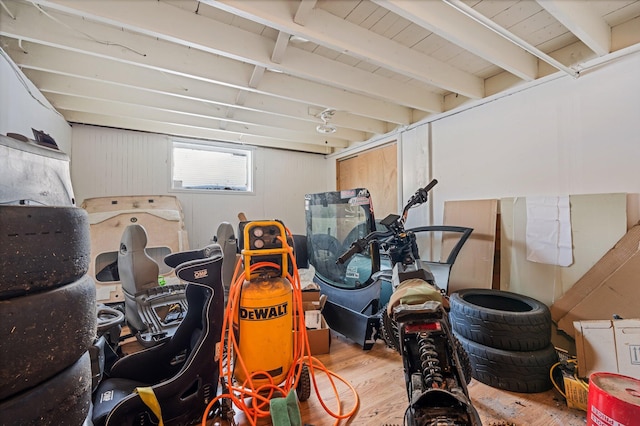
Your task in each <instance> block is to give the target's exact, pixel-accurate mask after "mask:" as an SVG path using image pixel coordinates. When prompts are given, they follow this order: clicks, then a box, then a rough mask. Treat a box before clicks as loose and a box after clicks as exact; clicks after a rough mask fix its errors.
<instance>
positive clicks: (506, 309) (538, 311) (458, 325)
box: [449, 289, 551, 351]
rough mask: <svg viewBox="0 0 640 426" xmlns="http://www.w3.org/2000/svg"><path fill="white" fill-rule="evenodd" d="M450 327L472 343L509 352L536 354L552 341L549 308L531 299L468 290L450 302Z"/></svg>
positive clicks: (509, 294) (495, 291)
mask: <svg viewBox="0 0 640 426" xmlns="http://www.w3.org/2000/svg"><path fill="white" fill-rule="evenodd" d="M449 303H450V305H451V310H450V312H449V320H450V322H451V327H452V328H453V330H454V331H455V332H456V333H458V334H459V335H461V336H463V337H465V338H466V339H469V340H471V341H474V342H477V343H480V344H483V345H485V346H490V347H492V348H496V349H504V350H508V351H536V350H540V349H544V348H546V347H547V346H549V343H550V342H551V313H550V312H549V308H548V307H547V306H546V305H545V304H543V303H542V302H539V301H538V300H535V299H533V298H531V297H528V296H523V295H520V294H516V293H511V292H508V291H500V290H489V289H468V290H461V291H459V292H457V293H453V294H452V295H451V297H450V299H449Z"/></svg>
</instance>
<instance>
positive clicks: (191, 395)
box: [92, 244, 224, 426]
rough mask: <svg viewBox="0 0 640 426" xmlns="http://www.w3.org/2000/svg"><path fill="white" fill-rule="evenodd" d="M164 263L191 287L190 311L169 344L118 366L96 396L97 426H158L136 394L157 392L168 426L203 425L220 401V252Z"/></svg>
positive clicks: (200, 252)
mask: <svg viewBox="0 0 640 426" xmlns="http://www.w3.org/2000/svg"><path fill="white" fill-rule="evenodd" d="M165 263H167V265H170V266H172V265H177V266H175V271H176V275H177V276H178V278H180V279H181V280H182V281H185V282H186V283H187V284H186V298H187V302H188V304H189V310H188V311H187V313H186V316H185V317H184V318H183V320H182V321H181V322H180V324H179V326H178V328H177V329H176V331H175V333H174V334H173V335H172V336H171V337H170V338H169V339H167V340H166V341H164V342H163V343H160V344H158V345H156V346H153V347H150V348H147V349H144V350H142V351H140V352H136V353H133V354H131V355H128V356H125V357H123V358H121V359H119V360H118V361H117V362H116V363H114V365H113V367H112V368H111V372H110V374H109V378H107V379H105V380H103V381H102V382H101V383H100V385H99V386H98V388H97V390H96V392H95V393H94V408H93V416H92V420H93V424H94V425H95V426H103V425H113V426H116V425H117V426H121V425H128V424H138V423H136V422H140V421H142V422H143V423H145V422H148V423H149V424H157V423H158V419H157V417H156V416H155V415H154V414H153V411H152V409H151V408H150V407H149V406H147V405H146V404H145V403H144V402H143V400H142V398H141V397H140V394H139V393H138V392H136V389H137V388H145V387H150V388H151V389H152V390H153V394H154V395H155V398H156V399H157V402H158V404H159V406H160V410H161V415H162V419H163V422H164V424H165V425H169V424H191V423H192V422H199V420H200V419H201V418H202V414H203V412H204V410H205V408H206V406H207V404H208V403H209V402H210V401H211V400H212V399H213V398H214V397H215V395H216V392H217V387H218V379H219V374H220V372H219V368H218V366H219V364H218V362H219V359H218V357H219V356H220V354H221V352H222V347H221V345H222V322H223V316H224V289H223V285H222V278H221V271H222V251H221V249H220V246H219V245H218V244H212V245H210V246H207V247H206V248H205V249H202V250H194V251H190V252H178V253H173V254H170V255H168V256H167V257H166V258H165ZM145 424H146V423H145Z"/></svg>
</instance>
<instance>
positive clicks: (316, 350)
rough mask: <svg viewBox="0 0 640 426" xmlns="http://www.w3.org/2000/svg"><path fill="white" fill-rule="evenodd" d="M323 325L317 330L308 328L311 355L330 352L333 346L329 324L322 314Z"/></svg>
mask: <svg viewBox="0 0 640 426" xmlns="http://www.w3.org/2000/svg"><path fill="white" fill-rule="evenodd" d="M320 321H321V327H320V328H319V329H316V330H307V337H308V338H309V348H310V350H311V355H322V354H328V353H329V348H330V347H331V334H330V332H329V326H327V323H326V321H325V320H324V317H323V316H320Z"/></svg>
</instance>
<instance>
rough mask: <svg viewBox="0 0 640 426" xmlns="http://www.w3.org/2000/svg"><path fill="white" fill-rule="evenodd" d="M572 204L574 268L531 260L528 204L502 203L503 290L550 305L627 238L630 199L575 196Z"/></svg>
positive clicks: (623, 196) (512, 200)
mask: <svg viewBox="0 0 640 426" xmlns="http://www.w3.org/2000/svg"><path fill="white" fill-rule="evenodd" d="M569 202H570V205H571V228H572V231H571V235H572V239H573V264H572V265H570V266H568V267H561V266H555V265H545V264H542V263H535V262H529V261H528V260H526V243H525V242H526V221H527V213H526V199H525V198H524V197H520V198H504V199H502V200H501V201H500V211H501V215H500V217H501V229H502V231H501V232H502V234H501V240H502V250H501V265H502V266H501V273H500V277H501V280H500V288H501V289H503V290H509V291H513V292H515V293H520V294H524V295H527V296H530V297H533V298H535V299H538V300H540V301H541V302H543V303H545V304H547V305H551V304H553V302H554V301H555V300H557V299H559V298H560V297H561V296H562V295H563V294H564V293H565V292H567V291H568V290H569V289H570V288H571V287H572V286H573V285H574V284H575V283H576V281H578V280H579V279H580V277H582V276H583V275H584V274H585V273H586V272H587V271H588V270H589V268H591V267H592V266H593V265H594V264H595V263H596V262H598V260H599V259H600V258H601V257H602V256H604V254H605V253H606V252H607V251H608V250H609V249H611V248H612V247H613V246H614V245H615V244H616V242H617V241H618V240H619V239H620V238H621V237H622V236H623V235H624V234H625V232H626V227H627V219H626V194H586V195H571V196H570V197H569Z"/></svg>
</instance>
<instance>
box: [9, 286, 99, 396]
mask: <svg viewBox="0 0 640 426" xmlns="http://www.w3.org/2000/svg"><path fill="white" fill-rule="evenodd" d="M0 318H2V321H1V325H0V359H2V369H0V400H3V399H5V398H7V397H9V396H12V395H15V394H17V393H19V392H21V391H23V390H25V389H28V388H30V387H33V386H35V385H37V384H38V383H40V382H43V381H45V380H47V379H49V378H51V377H53V376H55V375H56V374H57V373H59V372H61V371H62V370H64V369H65V368H67V367H69V366H70V365H72V364H73V363H74V362H76V360H77V359H78V358H79V357H80V356H81V355H82V354H83V353H84V352H86V351H87V350H88V349H89V347H90V346H91V345H92V343H93V340H94V339H95V337H96V322H97V318H96V291H95V284H94V282H93V280H92V279H91V278H90V277H89V276H88V275H85V276H84V277H83V278H81V279H79V280H78V281H76V282H74V283H71V284H66V285H64V286H62V287H58V288H56V289H53V290H49V291H45V292H40V293H36V294H32V295H28V296H23V297H16V298H13V299H9V300H0Z"/></svg>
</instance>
